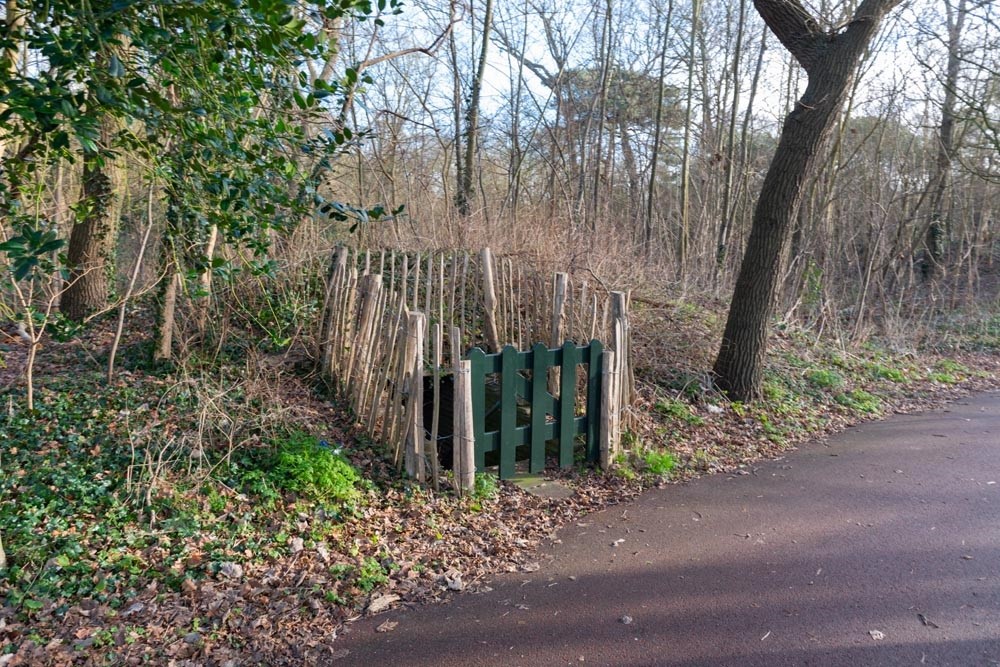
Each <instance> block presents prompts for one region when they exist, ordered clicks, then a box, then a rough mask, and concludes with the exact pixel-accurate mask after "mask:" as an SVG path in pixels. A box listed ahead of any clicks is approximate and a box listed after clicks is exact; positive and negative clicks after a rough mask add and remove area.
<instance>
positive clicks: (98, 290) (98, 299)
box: [59, 116, 119, 322]
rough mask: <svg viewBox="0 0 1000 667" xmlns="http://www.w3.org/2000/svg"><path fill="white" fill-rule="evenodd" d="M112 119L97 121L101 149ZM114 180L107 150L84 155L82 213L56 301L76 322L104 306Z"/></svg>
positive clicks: (115, 214) (112, 236)
mask: <svg viewBox="0 0 1000 667" xmlns="http://www.w3.org/2000/svg"><path fill="white" fill-rule="evenodd" d="M114 122H115V121H114V119H112V118H111V117H109V116H105V118H103V119H102V121H101V139H100V147H101V148H102V149H107V148H108V147H109V146H110V144H111V142H112V139H113V135H114ZM117 181H118V178H117V174H116V165H115V164H114V158H113V157H111V156H110V155H108V154H107V153H105V154H101V153H91V154H88V155H85V156H84V164H83V184H82V189H81V194H80V199H81V204H82V206H81V211H82V212H83V215H82V217H81V219H80V220H78V221H77V222H76V224H74V225H73V229H72V231H71V232H70V237H69V248H68V249H67V258H68V261H69V266H70V277H69V283H68V284H67V286H66V291H65V292H64V293H63V295H62V300H61V302H60V304H59V307H60V309H61V310H62V313H63V314H64V315H65V316H66V317H68V318H69V319H71V320H74V321H76V322H81V321H83V320H84V319H85V318H86V317H87V316H89V315H91V314H93V313H95V312H97V311H99V310H101V309H102V308H105V307H106V306H107V305H108V292H109V289H108V276H109V274H110V273H112V271H111V268H112V266H113V258H114V239H115V232H116V230H117V228H118V214H119V206H118V197H119V193H118V184H117Z"/></svg>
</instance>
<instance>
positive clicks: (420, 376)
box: [405, 265, 426, 482]
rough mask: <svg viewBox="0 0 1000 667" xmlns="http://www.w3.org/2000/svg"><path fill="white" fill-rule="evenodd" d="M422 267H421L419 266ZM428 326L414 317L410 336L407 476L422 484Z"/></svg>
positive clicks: (409, 323)
mask: <svg viewBox="0 0 1000 667" xmlns="http://www.w3.org/2000/svg"><path fill="white" fill-rule="evenodd" d="M418 266H419V265H418ZM424 326H425V318H424V314H423V313H410V314H409V317H408V321H407V325H406V328H407V336H406V364H405V366H406V369H407V376H406V383H407V387H408V391H407V409H406V424H407V426H406V438H405V447H406V449H405V452H406V455H405V460H406V472H407V474H408V475H410V476H411V477H415V478H416V480H417V481H418V482H423V481H424V480H425V477H426V475H425V471H424V443H425V441H426V438H425V436H424V406H423V403H424V400H423V399H424Z"/></svg>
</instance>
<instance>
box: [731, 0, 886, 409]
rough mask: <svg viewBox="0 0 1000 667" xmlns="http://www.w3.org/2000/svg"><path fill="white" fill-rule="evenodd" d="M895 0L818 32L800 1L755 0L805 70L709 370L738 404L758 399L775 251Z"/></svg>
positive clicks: (865, 5)
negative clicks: (805, 77) (800, 93)
mask: <svg viewBox="0 0 1000 667" xmlns="http://www.w3.org/2000/svg"><path fill="white" fill-rule="evenodd" d="M899 1H900V0H864V1H863V2H862V3H861V5H860V6H859V7H858V9H857V11H856V12H855V14H854V17H853V19H852V20H851V21H850V23H849V24H848V25H847V26H846V28H841V29H837V28H830V29H826V30H824V29H821V28H820V26H819V24H818V23H817V21H816V19H814V18H812V17H811V16H810V15H809V14H808V12H807V11H806V10H805V8H804V7H802V5H801V4H800V3H799V2H798V0H754V6H755V7H756V8H757V11H758V12H759V13H760V15H761V16H762V17H763V19H764V21H765V22H766V23H767V25H768V27H769V28H770V29H771V31H772V32H773V33H774V34H775V36H777V38H778V39H779V40H780V41H781V43H782V44H784V46H785V48H787V49H788V50H789V51H790V52H791V54H792V55H793V56H794V57H795V59H796V60H797V61H798V62H799V64H800V65H802V67H803V68H804V69H805V70H806V73H807V74H808V77H809V82H808V85H807V87H806V91H805V94H804V95H803V96H802V98H801V99H800V100H799V102H798V104H796V106H795V108H794V109H793V110H792V112H791V113H790V114H788V117H787V118H786V119H785V122H784V126H783V127H782V131H781V138H780V140H779V142H778V148H777V150H776V151H775V154H774V157H773V158H772V160H771V165H770V167H769V168H768V171H767V175H766V176H765V178H764V184H763V186H762V188H761V193H760V198H759V199H758V201H757V207H756V209H755V211H754V216H753V227H752V229H751V231H750V238H749V240H748V242H747V249H746V254H745V255H744V257H743V263H742V265H741V266H740V273H739V277H738V278H737V280H736V289H735V291H734V293H733V300H732V303H731V305H730V308H729V317H728V319H727V321H726V330H725V333H724V334H723V337H722V345H721V347H720V349H719V356H718V357H717V358H716V361H715V368H714V372H715V375H716V378H717V382H718V385H719V387H720V388H721V389H722V390H723V391H725V392H727V394H728V395H729V397H730V399H732V400H736V401H747V400H754V399H756V398H758V397H759V396H760V393H761V385H762V378H763V366H764V358H765V355H766V352H767V333H768V326H767V325H768V320H769V319H770V316H771V312H772V310H773V308H774V300H775V295H776V293H777V286H778V278H779V274H780V271H781V254H782V251H783V250H784V248H785V245H786V243H787V241H788V237H789V233H790V231H791V228H792V221H793V220H794V218H795V215H796V213H797V212H798V207H799V204H800V202H801V200H802V193H803V186H804V185H805V183H806V179H807V178H808V177H809V175H810V172H811V171H812V167H813V166H814V164H815V162H816V158H817V157H818V155H819V153H820V149H821V148H822V146H823V143H824V141H825V140H826V139H827V137H828V136H829V134H830V131H831V129H832V128H833V127H834V124H835V122H836V120H837V114H838V113H839V111H840V109H841V107H842V105H843V103H844V99H845V98H846V96H847V92H848V91H849V89H850V86H851V83H852V81H853V78H854V76H855V74H856V71H857V67H858V63H859V61H860V59H861V56H862V55H863V54H864V52H865V50H866V49H867V48H868V45H869V44H870V43H871V41H872V38H873V37H874V36H875V33H876V31H877V29H878V26H879V23H880V22H881V20H882V18H883V17H884V16H885V14H886V13H887V12H888V11H889V10H891V9H892V8H893V7H895V6H896V5H897V4H898V3H899Z"/></svg>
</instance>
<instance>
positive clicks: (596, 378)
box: [587, 340, 604, 461]
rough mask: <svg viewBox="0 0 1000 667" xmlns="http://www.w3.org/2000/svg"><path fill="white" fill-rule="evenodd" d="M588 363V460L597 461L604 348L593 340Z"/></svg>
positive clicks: (599, 454)
mask: <svg viewBox="0 0 1000 667" xmlns="http://www.w3.org/2000/svg"><path fill="white" fill-rule="evenodd" d="M588 351H589V354H588V361H587V460H588V461H596V460H598V459H599V458H600V456H601V440H600V436H601V430H600V424H601V367H602V362H603V361H604V359H603V356H604V346H603V345H601V341H599V340H592V341H590V345H589V346H588Z"/></svg>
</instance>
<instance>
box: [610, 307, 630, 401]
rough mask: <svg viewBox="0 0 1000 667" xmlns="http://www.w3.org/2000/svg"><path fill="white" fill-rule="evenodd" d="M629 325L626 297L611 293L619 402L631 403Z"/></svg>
mask: <svg viewBox="0 0 1000 667" xmlns="http://www.w3.org/2000/svg"><path fill="white" fill-rule="evenodd" d="M629 329H630V326H629V321H628V298H627V296H626V295H625V293H624V292H612V293H611V333H612V337H613V345H614V348H615V356H616V363H617V364H618V369H617V370H618V372H619V374H620V391H621V404H622V405H623V406H624V405H631V404H632V387H631V386H630V378H631V377H632V373H631V369H630V368H629V366H630V363H631V358H632V355H631V350H629V347H630V345H629V338H630V333H631V332H630V331H629Z"/></svg>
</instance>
